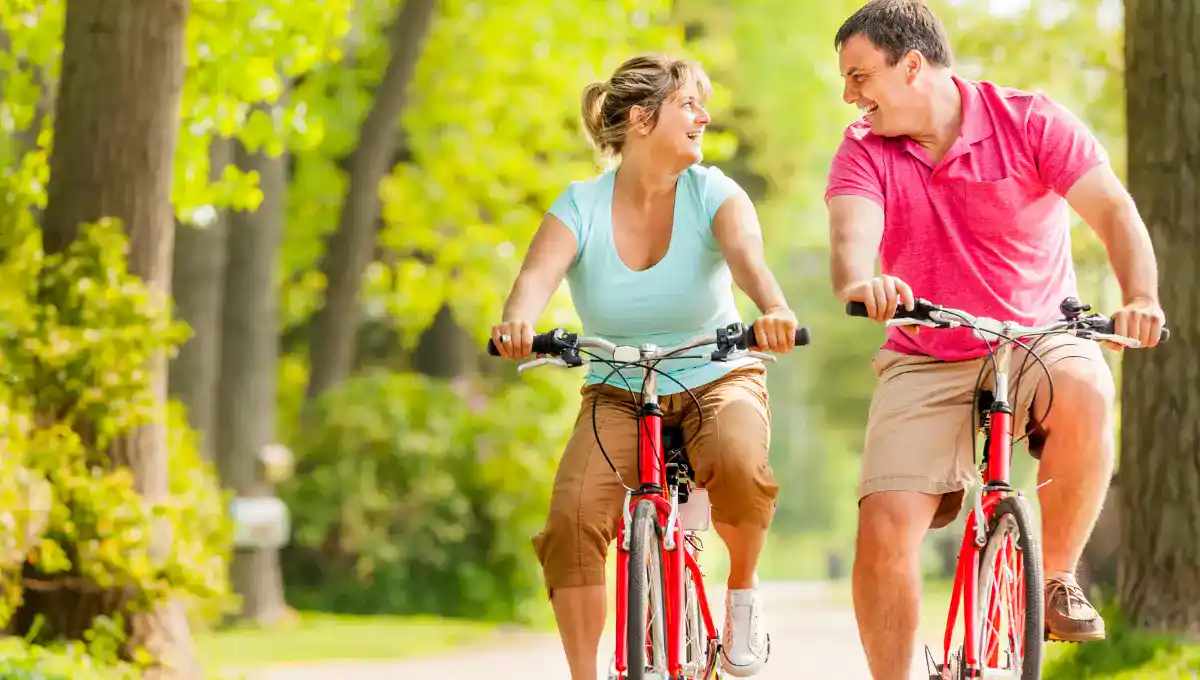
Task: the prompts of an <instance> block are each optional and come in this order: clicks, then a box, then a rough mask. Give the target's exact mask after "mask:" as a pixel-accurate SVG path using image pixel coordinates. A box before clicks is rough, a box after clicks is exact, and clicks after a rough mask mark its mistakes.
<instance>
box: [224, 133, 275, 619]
mask: <svg viewBox="0 0 1200 680" xmlns="http://www.w3.org/2000/svg"><path fill="white" fill-rule="evenodd" d="M236 149H237V150H236V160H237V164H238V166H239V167H240V168H241V169H242V170H244V171H247V172H257V173H258V175H259V186H260V187H261V189H262V196H263V198H262V203H260V204H259V206H258V210H257V211H255V212H253V213H244V212H235V213H233V214H232V215H230V229H229V239H228V252H227V257H228V267H227V269H226V275H225V302H224V312H223V321H222V324H221V344H222V346H223V347H224V348H226V350H227V351H225V352H223V353H222V358H221V371H220V387H219V388H218V397H217V404H218V405H217V430H216V431H217V436H216V457H217V464H218V469H219V471H220V474H221V484H222V486H224V487H225V488H232V489H233V490H234V491H235V492H236V494H237V495H238V496H240V497H270V496H271V495H272V493H273V489H272V488H271V484H270V483H269V482H268V481H267V480H266V479H265V477H264V475H263V472H262V467H261V465H260V463H259V460H260V459H259V454H260V452H261V451H262V450H263V447H265V446H266V445H268V444H271V443H274V440H275V396H276V394H275V392H276V387H277V383H278V360H279V346H278V343H279V327H278V326H279V322H278V319H279V309H278V307H279V302H278V286H277V285H276V281H275V270H276V258H277V254H278V251H279V240H280V237H281V235H282V234H283V222H284V219H285V216H286V214H287V161H286V155H280V156H277V157H274V158H269V157H267V156H264V155H263V154H261V153H253V154H252V153H249V152H247V151H246V150H245V149H244V148H243V147H242V146H241V144H237V145H236ZM230 572H231V573H230V580H231V581H232V584H233V588H234V590H235V591H237V593H238V594H239V595H241V596H242V616H243V617H244V618H248V619H252V620H254V621H256V622H258V623H261V624H271V623H275V622H277V621H279V620H280V619H281V618H282V617H283V616H284V615H285V614H286V611H287V608H286V605H285V603H284V597H283V576H282V573H281V571H280V567H279V551H278V550H277V549H263V550H257V549H239V550H237V552H236V553H235V555H234V559H233V563H232V565H231V567H230Z"/></svg>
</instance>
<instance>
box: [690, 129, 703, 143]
mask: <svg viewBox="0 0 1200 680" xmlns="http://www.w3.org/2000/svg"><path fill="white" fill-rule="evenodd" d="M703 135H704V131H700V132H689V133H687V136H688V139H690V140H692V141H693V142H698V141H700V138H701V137H702V136H703Z"/></svg>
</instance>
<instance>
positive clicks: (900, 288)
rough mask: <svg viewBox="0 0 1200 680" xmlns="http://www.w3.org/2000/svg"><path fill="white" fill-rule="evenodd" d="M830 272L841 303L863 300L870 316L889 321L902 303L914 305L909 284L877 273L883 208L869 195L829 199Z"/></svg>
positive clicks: (909, 306) (881, 238)
mask: <svg viewBox="0 0 1200 680" xmlns="http://www.w3.org/2000/svg"><path fill="white" fill-rule="evenodd" d="M826 207H827V208H828V210H829V274H830V277H831V279H832V282H833V292H834V295H836V296H837V298H838V300H841V301H842V302H850V301H852V300H853V301H855V302H863V303H866V305H867V315H868V316H870V317H871V318H872V319H874V320H876V321H886V320H887V319H890V318H892V316H893V315H894V314H895V313H896V306H897V304H898V303H899V302H903V303H904V306H905V307H906V308H907V309H912V308H913V293H912V289H911V288H909V287H908V284H906V283H904V282H903V281H901V280H900V279H898V278H896V277H894V276H878V277H877V276H875V258H876V256H877V254H878V253H879V244H880V242H881V241H882V240H883V209H882V208H881V207H879V204H878V203H876V202H875V201H872V200H871V199H868V198H863V197H862V196H855V195H848V194H845V195H839V196H834V197H832V198H830V199H829V201H828V203H827V204H826Z"/></svg>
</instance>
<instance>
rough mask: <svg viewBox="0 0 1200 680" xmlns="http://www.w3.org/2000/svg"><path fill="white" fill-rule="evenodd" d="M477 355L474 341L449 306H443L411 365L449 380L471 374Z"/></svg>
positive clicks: (415, 352)
mask: <svg viewBox="0 0 1200 680" xmlns="http://www.w3.org/2000/svg"><path fill="white" fill-rule="evenodd" d="M478 356H479V352H478V350H477V349H476V347H475V342H474V339H473V338H472V337H471V336H470V334H469V333H467V332H466V330H464V329H463V327H462V326H460V325H458V323H457V322H455V320H454V312H453V311H451V309H450V306H449V305H447V304H443V305H442V307H441V309H439V310H438V313H437V314H436V315H435V316H434V317H433V323H431V324H429V328H426V329H425V332H424V333H422V334H421V340H420V341H419V342H418V343H417V348H416V350H415V351H414V352H413V357H412V362H413V368H414V369H416V370H417V371H418V372H420V373H424V374H425V375H428V376H431V377H434V378H444V379H450V378H457V377H459V376H461V375H465V374H468V373H470V372H472V367H473V365H474V362H475V360H476V358H477V357H478Z"/></svg>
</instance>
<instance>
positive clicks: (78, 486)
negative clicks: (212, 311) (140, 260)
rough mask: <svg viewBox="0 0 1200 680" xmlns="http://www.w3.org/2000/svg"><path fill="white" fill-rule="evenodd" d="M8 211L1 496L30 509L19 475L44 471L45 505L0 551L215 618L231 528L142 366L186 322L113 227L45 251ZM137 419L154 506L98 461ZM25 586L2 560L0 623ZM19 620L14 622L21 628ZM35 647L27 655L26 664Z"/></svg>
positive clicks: (41, 573) (3, 245) (208, 476)
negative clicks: (156, 482) (157, 477)
mask: <svg viewBox="0 0 1200 680" xmlns="http://www.w3.org/2000/svg"><path fill="white" fill-rule="evenodd" d="M9 207H12V206H9ZM14 215H15V216H14ZM14 215H9V216H5V215H3V211H2V210H0V217H12V219H10V220H5V222H6V223H8V224H10V225H12V226H10V228H9V229H6V230H4V234H3V236H2V237H0V303H2V306H3V308H4V310H5V313H4V314H3V315H2V316H0V365H2V366H3V369H4V370H3V375H4V379H5V384H4V385H3V389H0V445H3V446H5V453H6V455H5V456H4V463H3V465H2V466H0V467H2V468H3V469H0V501H4V502H5V503H6V505H5V506H4V507H9V508H12V507H15V508H18V509H28V508H29V505H30V503H29V499H28V497H27V494H28V489H29V488H30V486H29V485H28V482H29V480H35V479H42V480H45V481H46V482H48V483H49V487H48V489H49V494H48V501H49V503H48V514H47V515H46V517H47V520H48V521H47V525H46V526H45V528H44V531H42V532H39V534H38V536H37V537H36V540H34V541H33V542H32V543H31V544H29V545H19V546H18V545H14V544H9V545H7V546H0V549H2V548H4V547H8V548H9V549H10V550H9V553H10V557H11V556H12V552H14V551H15V552H16V553H17V554H16V558H17V559H16V560H15V562H16V565H17V567H19V566H20V563H21V562H24V563H25V567H24V571H25V573H24V576H25V577H33V578H37V579H39V580H45V581H49V582H51V583H52V584H53V587H54V588H57V589H65V590H71V591H77V592H83V591H85V590H90V589H92V588H95V587H98V588H100V589H111V590H122V591H125V592H127V593H130V594H131V598H130V601H129V602H128V605H129V606H130V607H140V606H152V605H154V604H157V603H159V602H162V601H164V600H166V599H168V598H172V599H174V598H178V599H182V600H184V601H185V603H186V604H187V605H188V606H189V608H190V611H191V612H192V614H193V616H194V617H195V618H196V620H197V622H202V621H205V620H211V619H213V618H214V617H215V616H217V615H218V614H219V613H220V612H222V611H224V610H225V609H226V607H227V603H228V599H229V584H228V579H227V576H226V570H227V564H228V558H229V554H230V552H231V539H232V528H231V527H230V526H229V524H228V519H227V518H226V516H225V512H224V504H225V501H224V499H223V498H222V496H221V494H220V489H219V486H218V484H217V481H216V477H215V473H214V471H213V470H212V468H211V467H210V466H209V465H207V464H205V463H204V462H203V461H202V460H201V459H200V457H199V456H198V454H197V452H196V448H195V446H194V442H193V440H192V434H191V432H190V431H189V430H188V428H187V426H186V424H185V421H184V419H183V414H182V413H181V411H180V409H179V408H178V407H176V406H173V407H171V408H170V409H169V410H168V409H163V408H161V406H162V404H161V403H159V402H158V401H157V400H156V398H155V395H154V383H153V382H152V379H153V375H152V373H151V371H150V370H149V368H150V357H152V356H154V355H156V354H159V353H163V352H170V351H171V350H172V349H173V348H174V347H175V346H177V345H178V344H179V343H180V342H181V341H182V340H183V339H184V338H185V337H186V333H187V328H186V327H185V326H182V325H180V324H176V323H174V322H172V320H171V318H170V313H169V300H164V299H161V298H158V297H156V296H155V294H154V293H152V291H151V290H150V289H149V288H148V287H147V286H146V285H145V284H144V283H143V282H142V281H141V280H140V279H138V278H137V277H136V276H133V275H132V274H130V273H129V272H128V270H127V268H126V250H127V247H128V242H127V239H126V236H125V234H124V233H123V232H122V230H121V228H120V225H119V224H117V223H115V222H111V221H103V222H101V223H99V224H95V225H84V226H82V227H81V229H80V232H79V237H78V239H77V240H76V241H75V242H74V243H72V244H71V246H70V247H69V248H68V249H67V250H66V251H65V252H63V253H59V254H55V255H52V256H45V255H43V253H42V252H41V247H40V239H39V238H38V231H37V230H36V229H35V228H33V226H32V224H31V223H30V222H29V220H28V215H27V214H25V213H24V212H23V211H20V210H18V211H15V213H14ZM147 426H149V427H162V428H165V430H166V433H167V440H168V455H169V460H170V464H169V466H168V470H169V472H168V475H169V479H168V484H169V489H170V492H171V493H170V495H169V496H168V497H167V498H166V499H164V500H163V501H162V502H160V503H149V502H147V500H146V499H145V498H144V497H142V496H141V495H140V494H138V493H137V492H136V491H135V489H134V477H133V474H132V471H131V470H130V469H128V468H125V467H120V466H114V465H113V464H112V462H111V460H110V459H109V456H108V451H109V450H110V446H111V445H112V444H113V442H114V441H116V440H117V439H118V438H119V437H121V436H123V435H125V434H127V433H129V432H131V431H133V430H135V429H136V428H141V427H147ZM6 440H7V441H6ZM16 442H19V444H16V445H14V446H12V447H11V448H9V447H10V445H13V444H14V443H16ZM10 471H15V472H14V474H17V475H23V477H22V476H15V477H14V476H10ZM21 480H25V481H21ZM14 499H15V502H13V503H12V504H11V505H7V503H8V502H9V501H12V500H14ZM31 516H32V515H31V513H29V512H21V511H18V512H16V513H0V524H4V525H6V528H7V525H12V526H13V527H15V528H17V529H18V532H17V534H24V533H27V532H26V529H27V528H28V522H29V519H30V517H31ZM160 519H161V520H164V521H165V522H166V524H167V525H168V526H169V530H170V532H171V536H172V539H173V540H172V541H171V544H170V549H169V551H168V553H167V554H166V555H164V556H157V555H152V554H151V551H150V543H151V541H150V537H151V535H152V533H153V530H154V524H157V522H158V521H159V520H160ZM0 566H2V563H0ZM14 571H15V572H16V573H14ZM21 584H22V574H21V573H20V569H19V568H12V565H11V564H10V568H9V569H8V570H6V571H5V572H4V577H3V585H4V586H5V587H6V591H5V595H6V596H7V597H5V598H2V599H0V605H4V606H0V627H2V626H4V625H6V624H7V623H8V622H9V621H10V619H11V618H12V615H13V606H14V605H16V603H17V601H18V600H19V598H20V596H21V591H20V587H21ZM40 606H44V605H39V607H40ZM26 614H29V612H27V613H26ZM29 619H30V617H29V616H27V615H25V616H22V620H23V621H24V625H25V626H28V625H29ZM55 621H56V619H55V617H53V616H48V617H47V622H46V628H45V629H44V631H45V632H44V634H43V635H41V636H39V638H38V639H39V640H53V639H56V638H57V637H59V636H60V635H68V636H70V635H78V632H79V631H76V630H61V629H59V628H58V627H56V625H55ZM18 628H20V626H18ZM31 649H33V648H31ZM40 654H41V652H37V651H36V650H34V651H31V652H30V654H29V655H28V658H29V659H41V658H43V657H42V656H39V655H40ZM45 658H50V657H45ZM30 663H33V662H32V661H30ZM5 677H7V676H5ZM54 677H57V676H54ZM73 677H74V676H73ZM82 677H91V676H82ZM97 677H99V676H97Z"/></svg>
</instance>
